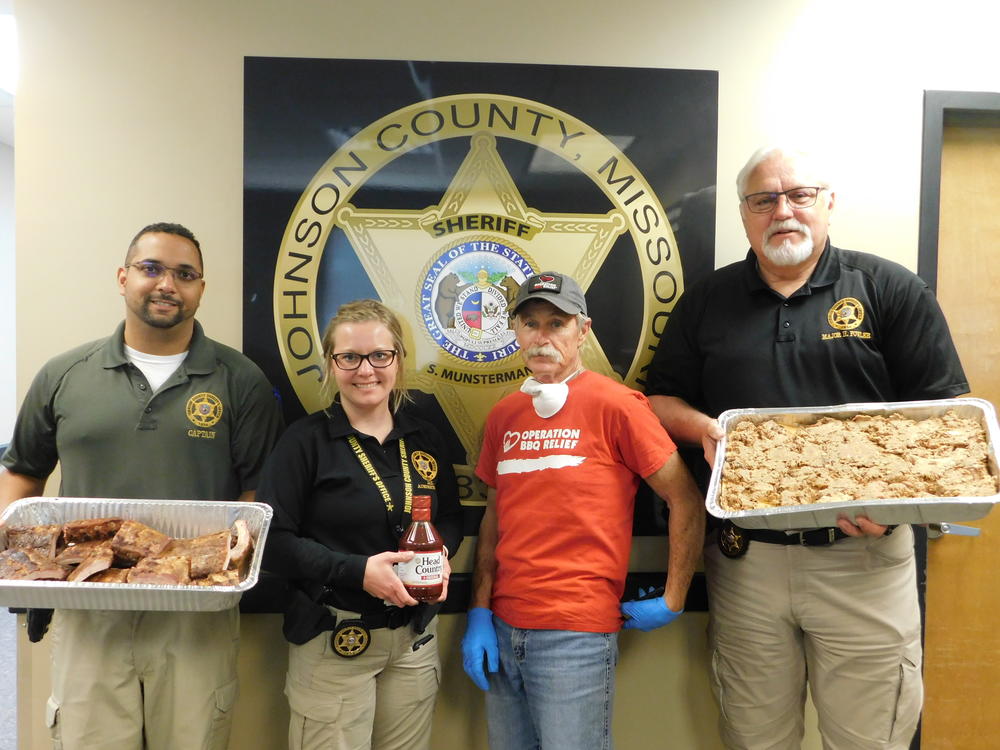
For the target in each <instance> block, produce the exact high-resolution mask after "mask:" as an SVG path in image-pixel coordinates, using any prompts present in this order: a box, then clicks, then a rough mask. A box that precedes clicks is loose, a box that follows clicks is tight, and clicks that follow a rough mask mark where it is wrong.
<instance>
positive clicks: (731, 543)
mask: <svg viewBox="0 0 1000 750" xmlns="http://www.w3.org/2000/svg"><path fill="white" fill-rule="evenodd" d="M894 528H896V527H895V526H890V527H888V528H887V529H886V530H885V535H886V536H888V535H889V534H891V533H892V530H893V529H894ZM848 536H850V535H849V534H845V533H844V532H843V531H841V530H840V529H839V528H837V527H836V526H826V527H824V528H821V529H808V530H806V531H793V532H784V531H774V530H773V529H744V528H741V527H739V526H737V525H736V524H734V523H733V522H732V521H726V522H724V523H723V525H722V528H721V529H719V549H720V550H721V551H722V554H724V555H725V556H726V557H742V556H743V555H744V554H746V551H747V549H748V548H749V546H750V542H752V541H753V542H765V543H767V544H798V545H802V546H803V547H825V546H828V545H830V544H833V543H834V542H839V541H840V540H841V539H846V538H847V537H848Z"/></svg>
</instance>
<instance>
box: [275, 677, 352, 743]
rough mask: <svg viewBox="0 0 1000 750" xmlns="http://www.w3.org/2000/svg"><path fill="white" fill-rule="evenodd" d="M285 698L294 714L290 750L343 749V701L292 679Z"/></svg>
mask: <svg viewBox="0 0 1000 750" xmlns="http://www.w3.org/2000/svg"><path fill="white" fill-rule="evenodd" d="M285 695H286V696H287V697H288V707H289V709H290V713H291V719H290V721H289V725H288V747H289V750H320V749H321V748H330V747H339V746H340V744H341V741H342V738H343V736H344V727H342V726H340V724H341V722H340V719H341V714H342V713H343V706H344V702H343V698H341V697H340V696H338V695H335V694H332V693H329V692H326V691H322V690H314V689H312V688H308V687H306V686H304V685H301V684H299V683H297V682H296V681H295V680H292V679H287V680H286V681H285ZM369 733H370V730H369Z"/></svg>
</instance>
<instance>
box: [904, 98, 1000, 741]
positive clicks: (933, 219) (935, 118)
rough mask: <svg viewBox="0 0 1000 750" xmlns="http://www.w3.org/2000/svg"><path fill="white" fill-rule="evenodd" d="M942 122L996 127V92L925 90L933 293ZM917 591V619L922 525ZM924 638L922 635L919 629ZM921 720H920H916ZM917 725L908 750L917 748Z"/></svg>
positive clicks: (926, 258)
mask: <svg viewBox="0 0 1000 750" xmlns="http://www.w3.org/2000/svg"><path fill="white" fill-rule="evenodd" d="M947 125H971V126H978V127H1000V94H998V93H990V92H983V91H929V90H925V91H924V126H923V145H922V148H921V161H920V217H919V219H920V224H919V230H918V240H917V275H918V276H920V278H922V279H923V280H924V282H925V283H926V284H927V286H929V287H930V288H931V290H932V291H934V292H937V276H938V231H939V229H940V218H941V150H942V147H943V143H944V129H945V127H946V126H947ZM913 533H914V547H915V550H916V565H917V592H918V596H919V599H920V619H921V623H924V622H926V619H927V608H926V601H925V596H926V593H927V530H926V529H925V528H924V527H922V526H914V527H913ZM921 641H923V634H921ZM921 723H922V722H921ZM920 733H921V727H920V725H918V726H917V733H916V735H915V736H914V738H913V743H912V744H911V746H910V748H911V750H919V749H920V745H921V743H920Z"/></svg>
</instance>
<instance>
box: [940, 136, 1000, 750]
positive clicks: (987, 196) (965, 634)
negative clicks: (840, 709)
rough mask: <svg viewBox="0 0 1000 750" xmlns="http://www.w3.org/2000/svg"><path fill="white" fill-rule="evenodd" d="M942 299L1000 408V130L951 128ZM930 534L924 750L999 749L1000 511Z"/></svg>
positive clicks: (944, 190) (974, 371)
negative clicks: (960, 531) (951, 531)
mask: <svg viewBox="0 0 1000 750" xmlns="http://www.w3.org/2000/svg"><path fill="white" fill-rule="evenodd" d="M940 222H941V223H940V234H939V245H938V276H937V278H938V300H939V301H940V303H941V306H942V308H944V312H945V315H946V316H947V318H948V323H949V325H950V327H951V331H952V335H953V336H954V338H955V343H956V345H957V346H958V352H959V354H960V355H961V358H962V364H963V365H964V367H965V372H966V374H967V375H968V378H969V384H970V385H971V386H972V393H971V395H973V396H978V397H980V398H984V399H987V400H988V401H991V402H992V403H993V404H994V406H997V407H998V408H1000V127H945V130H944V142H943V147H942V155H941V214H940ZM969 525H974V526H978V527H979V528H980V529H981V530H982V533H981V535H980V536H978V537H962V536H945V537H942V538H940V539H932V540H931V541H930V542H929V543H928V551H927V599H926V604H927V609H926V631H925V652H924V679H925V689H926V699H925V703H924V718H923V730H922V733H921V750H980V749H981V750H995V749H996V748H998V747H1000V581H998V580H997V579H998V576H1000V510H996V509H994V510H993V511H992V513H991V514H990V515H989V516H987V517H986V518H985V519H983V520H981V521H978V522H974V523H971V524H969Z"/></svg>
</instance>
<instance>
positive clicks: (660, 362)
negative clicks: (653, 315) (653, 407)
mask: <svg viewBox="0 0 1000 750" xmlns="http://www.w3.org/2000/svg"><path fill="white" fill-rule="evenodd" d="M695 307H696V300H695V295H692V293H691V290H688V291H687V292H685V293H684V294H683V295H681V298H680V299H679V300H678V301H677V304H676V305H675V306H674V309H673V311H672V312H671V314H670V317H669V318H668V319H667V325H666V326H665V327H664V329H663V334H662V335H661V336H660V342H659V344H658V345H657V347H656V352H655V353H654V354H653V361H652V362H651V363H650V366H649V375H648V376H647V379H646V387H645V391H646V393H647V394H648V395H650V396H676V397H678V398H682V399H684V400H685V401H686V402H687V403H689V404H691V405H697V404H699V403H701V401H702V400H703V399H702V395H701V394H702V390H701V377H702V371H703V369H704V357H703V355H702V353H701V351H700V348H699V347H698V343H697V324H698V323H697V322H698V320H699V319H700V317H701V316H700V315H698V313H697V311H696V310H695V309H693V308H695Z"/></svg>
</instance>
